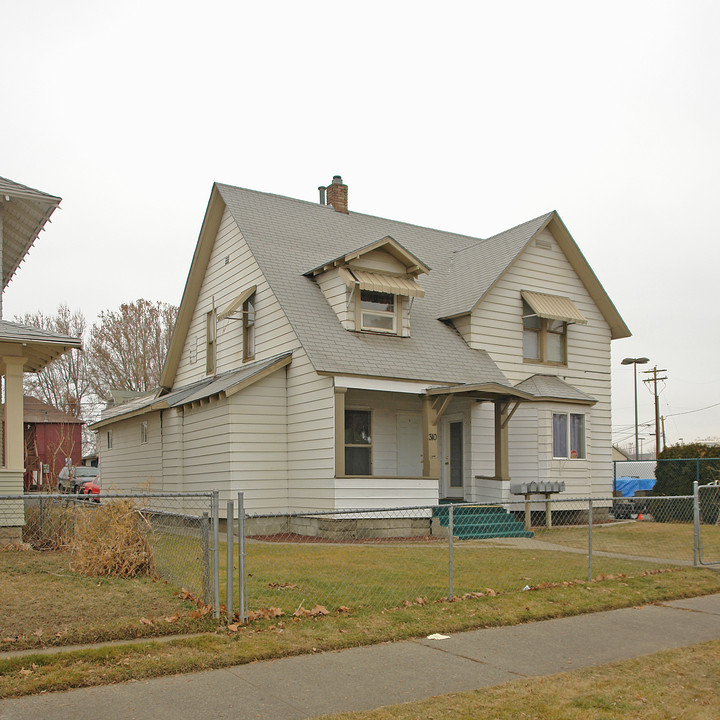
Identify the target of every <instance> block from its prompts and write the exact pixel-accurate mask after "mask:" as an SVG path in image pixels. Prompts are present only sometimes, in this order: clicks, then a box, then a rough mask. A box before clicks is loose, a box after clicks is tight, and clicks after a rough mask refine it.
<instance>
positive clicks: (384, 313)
mask: <svg viewBox="0 0 720 720" xmlns="http://www.w3.org/2000/svg"><path fill="white" fill-rule="evenodd" d="M364 292H378V291H375V290H360V292H359V293H358V294H357V296H356V297H357V319H358V327H359V329H360V330H362V331H363V332H373V333H382V334H385V335H398V334H399V332H398V328H399V327H400V321H399V315H400V308H401V307H402V301H401V299H400V298H401V297H402V296H400V295H397V294H395V293H382V294H383V295H389V296H390V297H392V299H393V310H372V309H369V308H363V306H362V295H363V293H364ZM366 316H375V317H382V318H391V319H392V328H379V327H374V326H372V325H366V324H365V317H366Z"/></svg>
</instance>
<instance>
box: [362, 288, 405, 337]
mask: <svg viewBox="0 0 720 720" xmlns="http://www.w3.org/2000/svg"><path fill="white" fill-rule="evenodd" d="M395 299H396V296H395V295H392V294H390V293H385V292H375V291H373V290H361V291H360V329H361V330H369V331H371V332H384V333H394V334H397V325H398V323H397V310H396V307H397V303H396V302H395Z"/></svg>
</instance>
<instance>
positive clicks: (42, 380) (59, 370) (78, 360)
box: [15, 304, 95, 419]
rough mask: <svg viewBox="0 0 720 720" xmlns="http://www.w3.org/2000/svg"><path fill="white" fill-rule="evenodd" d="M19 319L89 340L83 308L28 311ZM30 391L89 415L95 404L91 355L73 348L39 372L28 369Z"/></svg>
mask: <svg viewBox="0 0 720 720" xmlns="http://www.w3.org/2000/svg"><path fill="white" fill-rule="evenodd" d="M15 321H16V322H19V323H22V324H23V325H31V326H32V327H37V328H41V329H43V330H50V331H51V332H56V333H61V334H62V335H71V336H73V337H79V338H81V339H82V340H85V336H86V331H87V322H86V320H85V315H83V313H82V312H81V311H80V310H75V311H74V312H71V311H70V308H69V307H68V306H67V305H64V304H62V305H60V307H58V311H57V314H55V315H45V314H44V313H42V312H37V313H28V314H26V315H23V316H21V317H18V316H16V317H15ZM24 391H25V394H26V395H33V396H34V397H36V398H39V399H40V400H42V401H43V402H46V403H48V404H49V405H53V406H54V407H56V408H57V409H58V410H62V411H63V412H65V413H67V414H68V415H72V416H73V417H79V418H83V419H87V418H86V411H90V410H91V409H92V408H91V407H89V406H90V405H93V406H94V400H95V398H94V397H93V389H92V369H91V367H90V365H89V363H88V356H87V354H86V353H84V352H82V351H81V350H71V351H70V352H67V353H65V354H64V355H61V356H60V357H59V358H58V359H57V360H55V361H53V362H51V363H50V364H49V365H47V366H46V367H45V368H44V369H43V370H41V371H40V372H39V373H28V374H26V375H25V378H24Z"/></svg>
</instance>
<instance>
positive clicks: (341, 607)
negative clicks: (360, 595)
mask: <svg viewBox="0 0 720 720" xmlns="http://www.w3.org/2000/svg"><path fill="white" fill-rule="evenodd" d="M337 611H338V612H339V613H349V612H350V608H349V607H347V606H345V605H341V606H340V607H339V608H338V609H337Z"/></svg>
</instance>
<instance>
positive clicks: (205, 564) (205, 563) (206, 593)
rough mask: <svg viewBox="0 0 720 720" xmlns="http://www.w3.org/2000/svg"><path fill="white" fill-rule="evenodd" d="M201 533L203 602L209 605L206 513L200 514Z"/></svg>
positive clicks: (208, 517)
mask: <svg viewBox="0 0 720 720" xmlns="http://www.w3.org/2000/svg"><path fill="white" fill-rule="evenodd" d="M200 530H201V532H202V547H203V565H202V587H203V602H204V603H205V604H206V605H209V604H210V515H209V514H208V513H207V512H204V513H203V514H202V522H201V523H200Z"/></svg>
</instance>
